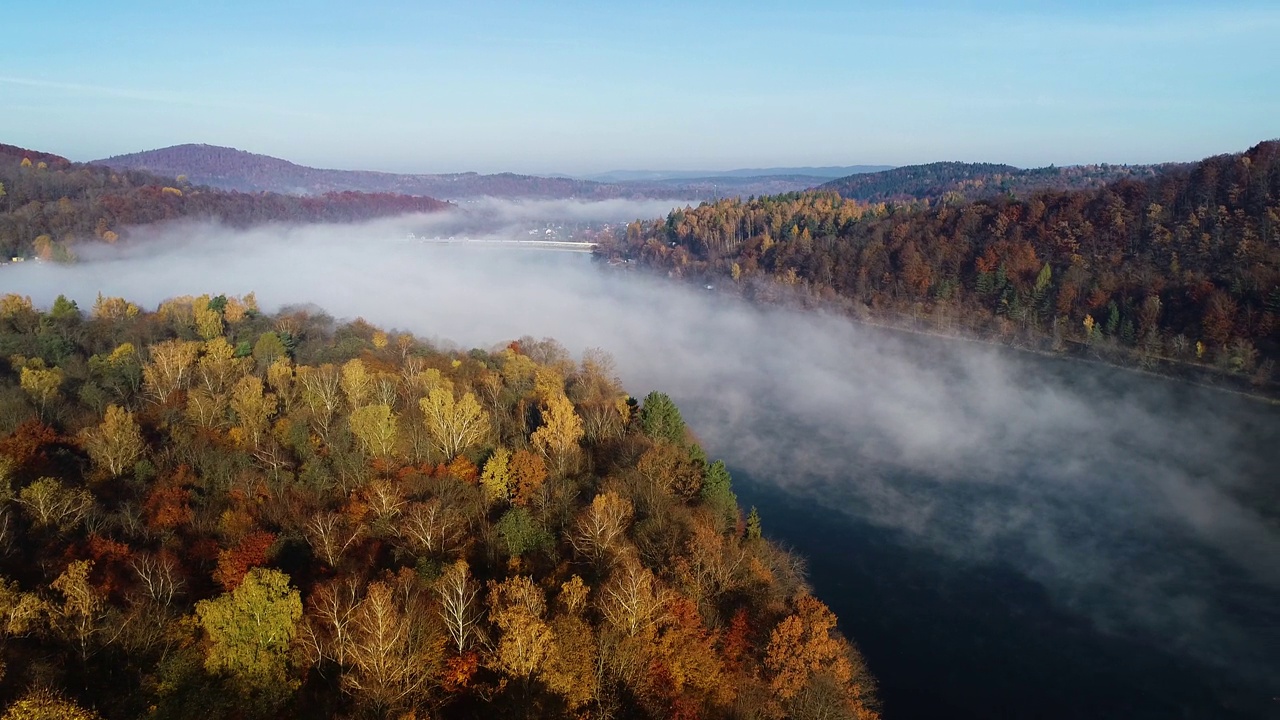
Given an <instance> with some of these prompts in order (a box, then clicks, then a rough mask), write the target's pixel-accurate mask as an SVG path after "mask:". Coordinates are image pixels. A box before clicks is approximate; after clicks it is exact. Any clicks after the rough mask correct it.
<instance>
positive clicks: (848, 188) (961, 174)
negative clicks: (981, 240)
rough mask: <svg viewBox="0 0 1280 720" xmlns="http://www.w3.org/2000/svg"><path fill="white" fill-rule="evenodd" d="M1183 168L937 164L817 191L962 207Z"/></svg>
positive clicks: (826, 185)
mask: <svg viewBox="0 0 1280 720" xmlns="http://www.w3.org/2000/svg"><path fill="white" fill-rule="evenodd" d="M1179 167H1181V166H1179V165H1177V164H1167V165H1071V166H1068V167H1054V166H1049V167H1042V168H1030V169H1022V168H1017V167H1014V166H1012V165H999V164H995V163H963V162H937V163H929V164H926V165H907V166H904V167H900V168H894V169H892V170H885V171H883V172H876V173H861V174H857V175H850V176H848V177H843V178H840V179H838V180H832V181H831V182H828V183H824V184H822V185H820V186H818V187H817V188H816V189H817V190H819V191H831V192H835V193H838V194H839V195H840V197H843V198H845V199H847V200H862V201H865V202H874V203H878V202H898V203H909V202H912V201H917V200H919V201H925V204H937V203H940V202H941V203H957V202H963V201H966V200H978V199H981V198H989V197H995V196H998V195H1013V196H1016V197H1025V196H1027V195H1030V194H1031V193H1034V192H1036V191H1038V190H1088V189H1096V188H1100V187H1102V186H1104V185H1107V184H1109V183H1113V182H1116V181H1118V180H1141V179H1146V178H1153V177H1156V176H1157V175H1160V174H1161V173H1164V172H1168V171H1169V170H1175V169H1177V168H1179Z"/></svg>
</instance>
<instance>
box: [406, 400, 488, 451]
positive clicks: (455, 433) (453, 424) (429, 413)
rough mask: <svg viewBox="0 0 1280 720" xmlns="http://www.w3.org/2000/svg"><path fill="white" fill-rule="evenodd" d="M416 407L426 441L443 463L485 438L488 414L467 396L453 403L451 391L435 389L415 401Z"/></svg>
mask: <svg viewBox="0 0 1280 720" xmlns="http://www.w3.org/2000/svg"><path fill="white" fill-rule="evenodd" d="M418 406H419V407H420V408H421V409H422V416H423V420H424V421H425V423H426V430H427V437H429V438H430V439H431V443H432V446H433V447H434V448H435V449H436V450H437V451H438V452H439V453H440V455H442V456H443V457H444V459H445V460H452V459H453V458H455V457H457V456H458V454H459V453H461V452H462V451H463V450H466V449H467V448H469V447H471V446H472V445H475V444H476V443H478V442H480V441H481V440H483V439H484V438H485V436H487V435H488V434H489V414H488V413H486V412H485V411H484V408H482V407H480V403H479V402H477V401H476V396H475V395H472V394H471V393H469V392H467V393H463V395H462V397H461V398H459V399H457V400H454V397H453V391H452V390H449V389H446V388H443V387H437V388H435V389H433V390H432V391H431V392H429V393H427V396H426V397H424V398H422V399H421V400H419V401H418Z"/></svg>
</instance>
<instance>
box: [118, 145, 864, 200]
mask: <svg viewBox="0 0 1280 720" xmlns="http://www.w3.org/2000/svg"><path fill="white" fill-rule="evenodd" d="M93 164H98V165H105V166H108V167H111V168H113V169H116V170H142V171H146V172H150V173H155V174H157V175H164V176H169V177H176V176H179V175H181V176H185V177H186V179H187V180H188V181H189V182H191V183H194V184H197V185H207V186H209V187H213V188H219V189H223V190H238V191H241V192H277V193H286V194H292V195H318V194H324V193H329V192H338V191H347V190H352V191H357V192H366V193H397V194H403V195H426V196H430V197H434V198H441V199H445V200H465V199H468V198H475V197H486V196H487V197H501V198H530V199H558V198H582V199H589V200H600V199H608V198H661V199H673V200H686V201H699V200H707V199H714V198H717V197H724V196H729V195H765V194H775V193H782V192H792V191H796V190H804V189H807V188H810V187H813V186H814V185H817V184H819V183H822V182H825V181H826V180H828V179H829V178H830V177H831V176H830V175H826V176H823V175H818V174H813V175H808V174H795V173H790V172H787V173H783V172H782V170H791V169H779V171H778V172H773V171H760V172H761V175H759V176H753V175H749V174H745V175H744V174H743V173H751V172H753V171H749V170H734V171H729V172H728V173H726V174H724V175H722V176H717V177H709V176H705V174H704V173H691V174H690V175H691V176H690V177H679V178H677V177H654V178H650V179H631V180H588V179H582V178H571V177H564V176H558V177H543V176H537V175H517V174H514V173H498V174H493V175H482V174H479V173H449V174H401V173H385V172H372V171H365V170H326V169H321V168H313V167H307V166H305V165H298V164H296V163H292V162H289V161H288V160H281V159H280V158H275V157H271V156H269V155H259V154H256V153H250V152H245V151H243V150H236V149H234V148H228V147H220V146H217V145H175V146H173V147H167V148H162V149H159V150H148V151H145V152H139V153H131V154H128V155H117V156H115V157H110V158H105V159H102V160H95V161H93ZM844 169H847V168H841V170H844ZM815 170H820V169H815ZM827 170H828V171H832V170H833V169H827Z"/></svg>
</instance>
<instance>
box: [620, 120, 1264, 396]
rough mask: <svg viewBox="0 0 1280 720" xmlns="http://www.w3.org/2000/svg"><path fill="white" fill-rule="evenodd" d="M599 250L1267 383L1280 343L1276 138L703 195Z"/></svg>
mask: <svg viewBox="0 0 1280 720" xmlns="http://www.w3.org/2000/svg"><path fill="white" fill-rule="evenodd" d="M891 172H894V171H891ZM598 255H599V256H600V257H602V258H606V259H610V260H613V261H620V260H627V261H634V262H637V263H639V264H642V265H646V266H649V267H653V268H657V269H661V270H664V271H666V272H669V273H671V274H673V275H680V276H689V277H697V278H716V279H723V281H724V282H725V283H726V284H727V285H728V286H729V287H735V288H738V289H739V290H741V291H742V292H744V293H746V294H748V295H751V296H754V297H758V298H762V299H766V300H773V299H779V298H780V297H800V298H802V299H803V300H805V301H806V302H807V301H817V302H827V303H834V304H837V305H841V306H843V307H846V308H849V309H850V310H851V311H852V312H854V313H855V314H856V315H857V316H859V317H861V318H863V319H867V320H870V321H873V322H883V323H888V324H895V325H898V326H903V327H910V328H924V329H929V330H932V331H939V332H944V333H964V334H968V335H978V336H980V337H983V338H990V339H997V340H1000V341H1002V342H1009V343H1014V344H1019V345H1025V346H1031V347H1036V348H1042V349H1045V350H1054V351H1061V350H1064V349H1072V348H1075V349H1085V350H1087V351H1089V352H1091V353H1097V354H1103V355H1106V356H1109V357H1111V358H1113V359H1117V360H1119V361H1120V362H1125V363H1139V364H1142V365H1144V366H1148V367H1151V366H1156V365H1161V364H1164V365H1189V366H1200V367H1215V368H1218V369H1219V370H1221V371H1224V372H1226V373H1230V374H1233V375H1236V376H1240V377H1242V378H1246V379H1251V380H1252V381H1253V382H1254V383H1255V384H1257V385H1261V386H1268V385H1269V384H1270V383H1271V381H1272V376H1273V373H1274V370H1275V363H1276V361H1277V359H1278V358H1280V141H1270V142H1264V143H1261V144H1259V145H1257V146H1255V147H1253V148H1251V149H1250V150H1248V151H1247V152H1244V153H1240V154H1236V155H1222V156H1218V157H1212V158H1208V159H1206V160H1204V161H1202V162H1200V163H1198V164H1195V165H1191V166H1185V167H1174V168H1169V169H1167V170H1165V171H1164V172H1162V173H1161V174H1159V175H1157V176H1155V177H1152V178H1148V179H1144V180H1133V179H1125V180H1120V181H1118V182H1114V183H1111V184H1108V185H1106V186H1104V187H1101V188H1097V189H1088V190H1074V191H1050V190H1046V191H1039V192H1035V193H1032V194H1030V195H1029V196H1027V197H1024V198H1020V199H1015V198H1013V197H1011V196H1009V195H1003V196H999V197H992V198H989V199H983V200H976V201H957V202H947V203H942V204H940V205H936V206H929V205H927V204H920V203H914V202H910V203H903V204H894V203H886V202H874V203H869V202H863V201H858V200H849V199H845V198H843V197H841V196H840V195H838V194H836V193H834V192H806V193H790V194H786V195H777V196H770V197H760V198H752V199H750V200H739V199H731V200H721V201H718V202H715V203H703V204H702V205H700V206H698V207H696V208H693V207H686V208H682V209H676V210H674V211H672V212H671V213H670V214H669V215H668V216H667V217H666V218H662V219H659V220H654V221H647V222H641V221H638V222H635V223H632V224H631V225H630V226H628V227H627V228H625V230H623V231H619V232H618V233H617V234H616V236H615V237H614V238H613V241H612V242H610V243H604V244H602V246H601V247H600V248H599V250H598Z"/></svg>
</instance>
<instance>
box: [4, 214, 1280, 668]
mask: <svg viewBox="0 0 1280 720" xmlns="http://www.w3.org/2000/svg"><path fill="white" fill-rule="evenodd" d="M661 209H665V208H661ZM471 211H472V212H473V213H474V215H473V217H480V218H482V220H481V221H479V222H480V225H482V226H483V227H484V228H485V231H484V232H485V233H486V234H488V235H496V236H503V234H504V233H508V234H516V235H518V233H520V232H522V228H524V227H526V226H528V225H529V224H531V223H537V222H541V221H542V220H544V219H547V220H550V219H560V220H575V221H585V220H627V219H630V218H634V217H649V216H654V215H657V214H659V212H660V211H661V210H660V207H659V205H658V204H652V203H650V204H628V203H626V202H623V201H617V202H614V203H612V204H608V205H585V204H575V203H524V204H518V205H513V204H506V203H497V202H487V203H483V204H479V205H477V206H476V208H471ZM468 222H470V221H468ZM439 223H452V224H453V225H452V226H451V227H452V231H457V232H461V231H462V230H463V229H465V228H463V227H462V225H463V224H465V223H464V222H463V221H461V220H459V219H458V218H457V217H456V216H455V217H446V216H425V217H419V218H405V219H399V220H387V221H379V222H375V223H370V224H366V225H361V226H325V227H301V228H299V227H267V228H259V229H255V230H250V231H246V232H235V233H233V232H229V231H227V230H224V229H221V228H218V227H214V226H208V225H182V226H170V227H168V228H163V229H150V230H145V231H139V232H137V233H135V234H136V235H138V236H140V238H139V240H138V242H136V243H134V244H131V245H129V246H127V247H124V248H105V247H103V248H98V249H97V250H96V251H95V252H92V253H84V255H86V257H87V258H88V259H87V260H86V262H83V263H81V264H78V265H74V266H55V265H47V264H39V265H38V264H34V263H28V264H26V265H24V266H22V267H10V268H6V269H4V270H0V282H2V283H3V289H4V291H5V292H14V291H16V292H20V293H24V294H30V295H32V296H33V298H34V299H35V300H36V301H37V302H38V303H41V304H45V305H47V304H49V303H50V302H51V301H52V300H53V298H54V297H56V295H57V294H59V293H66V294H68V295H69V296H71V297H73V298H74V299H76V300H78V301H79V302H80V304H81V306H82V307H87V306H89V305H91V304H92V302H93V299H94V297H95V296H96V294H97V293H98V292H102V293H104V294H108V295H124V296H126V297H128V298H130V299H131V300H134V301H135V302H140V303H143V304H145V305H147V306H150V307H154V306H155V305H156V304H157V303H158V302H159V301H161V300H163V299H165V298H167V297H170V296H173V295H178V294H194V293H203V292H209V293H215V294H216V293H223V292H225V293H232V294H243V293H246V292H250V291H254V292H256V293H257V296H258V298H259V301H260V302H261V303H262V304H263V305H264V306H265V307H266V308H268V309H271V308H275V307H279V306H281V305H285V304H298V303H308V302H310V303H315V304H317V305H319V306H321V307H323V308H324V309H325V310H327V311H328V312H330V313H331V314H333V315H335V316H337V317H339V318H344V317H345V318H354V317H357V316H360V317H364V318H366V319H367V320H369V321H371V322H374V323H376V324H379V325H383V326H388V327H395V328H400V329H407V330H411V331H413V332H415V333H418V334H420V335H422V336H425V337H430V338H436V339H439V340H447V341H450V342H452V343H456V344H457V345H460V346H463V347H471V346H479V347H492V346H494V345H497V344H500V343H503V342H505V341H508V340H510V339H513V338H516V337H520V336H522V335H533V336H552V337H555V338H557V339H558V340H560V341H561V342H562V343H563V344H564V345H565V346H567V347H568V348H570V349H571V350H573V351H575V352H580V351H582V350H584V349H586V348H589V347H601V348H604V349H605V350H607V351H609V352H610V353H612V354H613V355H614V356H615V357H616V359H617V368H618V371H619V373H620V375H621V376H622V378H623V380H624V383H625V384H626V386H627V388H628V389H629V390H630V391H631V392H632V393H634V394H636V395H638V396H639V395H643V394H644V393H645V392H647V391H648V390H650V389H660V390H664V391H666V392H668V393H670V394H671V395H672V396H673V397H674V398H675V399H676V400H677V402H678V403H679V404H680V406H681V409H682V411H683V412H684V414H685V416H686V419H687V420H688V421H689V423H690V425H691V426H692V427H693V428H694V429H695V430H696V432H697V433H698V434H699V435H700V437H701V439H702V440H703V442H704V444H705V445H706V446H707V448H708V450H709V451H710V453H711V454H712V455H713V456H716V457H724V458H725V459H726V460H727V461H728V462H729V464H730V465H731V466H732V467H735V468H739V469H742V470H744V471H747V472H749V473H750V474H751V475H752V476H753V477H756V478H760V479H763V480H765V481H767V482H770V483H776V484H778V485H781V486H784V487H786V488H788V490H790V491H791V492H794V493H797V494H800V495H803V496H808V497H811V498H812V499H813V501H814V502H821V503H824V504H826V505H828V506H830V507H833V508H837V509H839V510H841V511H843V512H846V513H849V514H851V515H854V516H856V517H858V518H860V519H863V520H865V521H867V522H869V523H871V524H874V525H877V526H881V527H884V528H886V529H887V530H892V531H894V532H899V531H901V532H902V533H904V534H905V535H904V536H905V537H906V538H907V539H908V541H909V542H911V543H915V544H918V545H921V546H924V547H927V548H929V549H932V550H935V551H937V552H940V553H943V554H945V555H947V556H950V557H954V558H956V559H957V560H963V561H971V562H990V561H997V560H998V561H1000V562H1001V563H1004V564H1007V565H1008V566H1010V567H1013V568H1015V569H1017V570H1018V571H1019V572H1020V573H1022V574H1024V575H1025V576H1027V577H1029V578H1031V579H1033V580H1035V581H1037V582H1039V583H1041V584H1043V585H1044V586H1045V587H1046V588H1047V589H1048V590H1049V591H1050V593H1051V594H1052V595H1053V597H1054V599H1055V601H1056V602H1058V603H1060V604H1061V605H1062V606H1063V607H1064V608H1067V609H1069V610H1071V611H1073V612H1076V613H1080V614H1083V615H1085V616H1087V617H1089V618H1090V619H1091V620H1093V621H1094V622H1095V623H1097V624H1098V625H1099V626H1101V627H1103V628H1105V629H1108V630H1110V631H1114V632H1121V633H1126V634H1136V635H1141V636H1142V637H1145V638H1149V639H1151V641H1152V642H1155V643H1157V644H1160V645H1161V646H1164V647H1166V648H1168V649H1170V650H1172V651H1175V652H1179V653H1187V654H1189V655H1191V656H1194V657H1196V658H1198V659H1201V660H1206V661H1210V662H1214V663H1219V664H1222V665H1226V666H1232V667H1238V668H1239V669H1240V672H1241V673H1256V674H1257V675H1258V677H1267V673H1271V674H1272V675H1274V674H1275V673H1276V672H1280V667H1278V666H1277V661H1276V660H1275V658H1273V657H1270V656H1269V654H1268V648H1269V647H1271V645H1269V644H1268V643H1269V641H1270V640H1275V638H1274V637H1271V638H1268V636H1267V635H1266V634H1265V632H1266V631H1264V632H1262V633H1259V632H1258V631H1257V630H1256V628H1257V627H1260V626H1263V627H1265V626H1264V625H1262V623H1263V622H1264V621H1265V617H1266V612H1268V611H1267V607H1269V606H1270V605H1274V603H1275V602H1276V601H1277V600H1278V599H1280V563H1278V562H1276V558H1280V532H1278V531H1277V525H1276V522H1277V521H1276V517H1275V516H1274V515H1271V516H1267V515H1264V514H1263V511H1261V510H1258V509H1257V508H1258V507H1268V506H1266V505H1260V503H1259V500H1260V499H1263V500H1265V499H1266V498H1267V497H1268V495H1267V494H1266V493H1267V492H1271V493H1274V492H1275V489H1274V488H1271V489H1270V490H1268V489H1267V488H1266V487H1265V486H1264V484H1263V483H1264V481H1266V480H1267V479H1268V478H1269V477H1270V475H1269V474H1268V473H1269V472H1273V470H1272V468H1273V467H1274V465H1271V464H1270V463H1274V461H1275V452H1276V451H1275V449H1274V448H1275V447H1276V446H1277V443H1276V441H1277V440H1278V439H1280V437H1278V435H1280V423H1277V422H1275V421H1276V418H1277V414H1276V412H1275V410H1274V409H1273V408H1269V407H1266V406H1262V405H1253V404H1249V403H1247V402H1243V401H1238V400H1237V399H1234V398H1227V397H1224V396H1216V395H1213V394H1210V393H1207V392H1201V391H1197V390H1194V389H1188V388H1184V387H1181V386H1177V385H1175V384H1173V383H1165V382H1159V381H1149V380H1146V379H1139V378H1136V377H1135V376H1133V375H1131V374H1129V373H1124V372H1120V371H1115V370H1108V369H1106V368H1098V367H1093V366H1080V365H1078V364H1076V363H1072V362H1069V361H1062V360H1052V359H1035V358H1030V357H1028V356H1023V355H1019V354H1015V353H1012V352H1008V351H1004V350H1001V349H997V348H990V347H986V346H981V345H975V344H967V343H962V342H938V341H935V340H932V339H928V338H922V337H916V336H909V335H902V334H892V333H884V332H877V331H874V330H871V329H867V328H859V327H856V326H853V325H851V324H850V323H848V322H847V321H845V320H844V319H843V318H840V317H836V316H831V315H825V314H821V313H812V312H810V313H799V312H793V311H790V310H786V309H781V308H753V307H750V306H747V305H746V304H744V303H742V302H740V301H738V300H736V299H734V298H732V297H728V296H726V295H722V294H720V293H718V292H715V291H707V290H704V289H702V287H701V286H700V285H689V284H684V283H679V282H675V281H668V280H665V279H661V278H648V277H642V276H641V275H640V274H639V273H635V272H629V271H623V270H617V269H612V268H607V267H604V266H602V265H600V264H596V263H593V262H592V261H591V260H590V259H589V258H587V257H586V256H580V255H571V256H566V255H561V254H555V253H539V252H536V251H528V250H501V249H494V248H468V247H458V246H439V245H421V244H416V243H405V242H398V241H397V240H401V239H403V237H404V236H405V234H406V233H407V232H409V231H411V230H413V231H418V232H421V231H422V230H424V229H429V228H432V227H435V226H436V225H437V224H439ZM440 227H443V225H441V226H440ZM1270 502H1271V503H1272V504H1271V505H1270V506H1269V507H1270V508H1271V512H1273V513H1274V509H1275V507H1276V505H1275V501H1274V500H1270ZM1271 632H1273V633H1274V631H1271Z"/></svg>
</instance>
